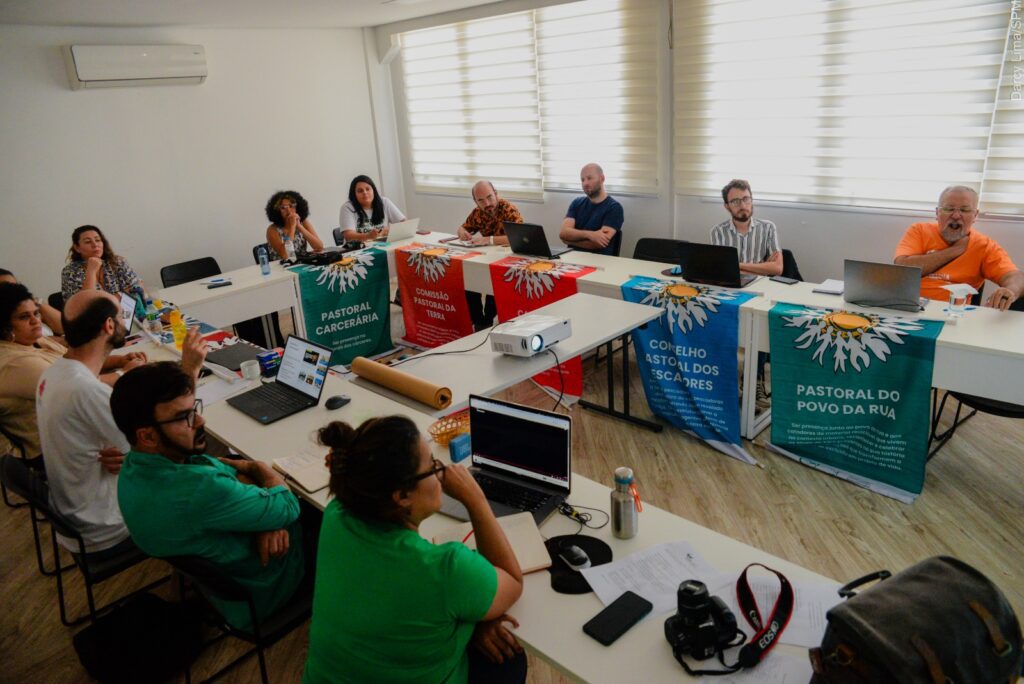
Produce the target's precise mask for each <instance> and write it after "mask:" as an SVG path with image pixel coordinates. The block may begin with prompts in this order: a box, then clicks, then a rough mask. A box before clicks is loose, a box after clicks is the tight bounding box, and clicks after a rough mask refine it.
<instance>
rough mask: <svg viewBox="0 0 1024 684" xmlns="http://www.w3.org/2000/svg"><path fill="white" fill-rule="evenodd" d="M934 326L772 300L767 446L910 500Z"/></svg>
mask: <svg viewBox="0 0 1024 684" xmlns="http://www.w3.org/2000/svg"><path fill="white" fill-rule="evenodd" d="M941 331H942V323H941V322H938V321H923V320H920V319H916V318H911V317H907V316H901V315H898V314H896V313H893V314H892V315H877V314H873V313H861V312H857V311H846V310H842V309H825V308H808V307H802V306H796V305H794V304H782V303H780V304H776V305H775V306H774V307H773V308H772V310H771V312H769V333H770V336H771V338H770V341H771V385H772V443H771V446H772V448H773V449H775V450H776V451H779V452H780V453H783V454H785V455H787V456H790V457H792V458H795V459H797V460H798V461H800V462H801V463H804V464H806V465H810V466H812V467H815V468H818V469H819V470H823V471H825V472H828V473H830V474H832V475H835V476H837V477H841V478H843V479H845V480H849V481H850V482H853V483H855V484H857V485H860V486H862V487H866V488H867V489H871V490H872V491H875V492H878V493H880V494H885V495H886V496H891V497H893V498H895V499H899V500H900V501H904V502H906V503H910V502H912V501H913V500H914V499H915V498H916V497H917V495H918V494H920V493H921V490H922V489H923V488H924V467H925V461H926V457H927V452H928V434H929V428H930V422H929V418H930V402H931V386H932V366H933V364H934V362H935V338H936V337H938V335H939V333H940V332H941Z"/></svg>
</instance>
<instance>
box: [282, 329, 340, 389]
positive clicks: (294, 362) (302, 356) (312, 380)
mask: <svg viewBox="0 0 1024 684" xmlns="http://www.w3.org/2000/svg"><path fill="white" fill-rule="evenodd" d="M330 365H331V350H330V349H328V348H327V347H321V346H320V345H318V344H313V343H312V342H310V341H308V340H304V339H302V338H301V337H295V336H294V335H291V336H290V337H289V338H288V342H287V344H285V347H284V356H282V357H281V366H280V368H278V371H277V381H278V382H280V383H282V384H285V385H287V386H288V387H291V388H292V389H297V390H299V391H300V392H302V393H303V394H308V395H309V396H310V397H312V398H313V399H319V398H320V392H321V391H322V390H323V387H324V378H326V377H327V369H328V368H329V367H330Z"/></svg>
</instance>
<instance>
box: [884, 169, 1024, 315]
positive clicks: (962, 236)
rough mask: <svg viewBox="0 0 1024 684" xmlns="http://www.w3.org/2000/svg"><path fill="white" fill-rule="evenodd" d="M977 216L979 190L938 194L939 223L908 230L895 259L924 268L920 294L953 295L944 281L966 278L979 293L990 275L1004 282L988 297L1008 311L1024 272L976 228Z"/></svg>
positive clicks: (1023, 287) (1021, 288) (1023, 288)
mask: <svg viewBox="0 0 1024 684" xmlns="http://www.w3.org/2000/svg"><path fill="white" fill-rule="evenodd" d="M977 217H978V193H977V192H975V191H974V190H973V189H972V188H969V187H966V186H963V185H953V186H950V187H948V188H946V189H945V190H943V191H942V194H941V195H939V206H937V207H936V208H935V218H937V219H938V223H915V224H914V225H912V226H910V228H908V229H907V232H906V233H904V235H903V239H902V240H900V244H899V245H898V246H897V247H896V257H895V258H894V259H893V261H894V262H895V263H897V264H900V265H901V266H918V267H920V269H921V296H922V297H927V298H928V299H938V300H942V301H948V300H949V290H944V289H943V288H942V286H943V285H950V284H954V283H966V284H968V285H971V286H973V287H974V288H975V289H976V290H978V291H979V292H980V291H981V288H982V286H983V285H984V284H985V280H986V279H988V280H991V281H992V282H994V283H997V284H998V285H999V287H998V288H997V289H996V291H995V292H993V293H992V295H991V296H990V297H989V298H988V299H987V300H986V301H985V306H991V307H994V308H997V309H1001V310H1003V311H1005V310H1006V309H1007V308H1009V306H1010V304H1012V303H1013V302H1014V300H1015V299H1017V298H1018V297H1020V296H1021V294H1022V293H1024V273H1021V272H1020V270H1019V269H1018V268H1017V267H1016V266H1015V265H1014V264H1013V261H1011V260H1010V256H1009V255H1008V254H1007V253H1006V250H1004V249H1003V248H1002V247H1000V246H999V245H998V244H997V243H996V241H995V240H993V239H992V238H990V237H988V236H987V235H983V234H982V233H979V232H978V231H976V230H971V227H972V226H973V225H974V220H975V219H976V218H977Z"/></svg>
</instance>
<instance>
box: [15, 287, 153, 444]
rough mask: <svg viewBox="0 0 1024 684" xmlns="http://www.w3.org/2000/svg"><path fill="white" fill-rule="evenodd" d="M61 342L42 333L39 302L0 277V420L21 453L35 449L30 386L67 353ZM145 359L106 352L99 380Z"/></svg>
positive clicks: (36, 437)
mask: <svg viewBox="0 0 1024 684" xmlns="http://www.w3.org/2000/svg"><path fill="white" fill-rule="evenodd" d="M67 351H68V350H67V347H66V346H64V345H63V344H61V342H60V341H57V340H56V339H55V338H53V337H47V336H45V335H44V334H43V324H42V320H41V318H40V310H39V303H38V302H37V301H36V300H35V298H34V297H33V296H32V293H31V292H29V291H28V288H26V287H25V286H24V285H22V284H21V283H10V282H0V425H3V428H4V430H6V431H7V432H8V433H10V434H11V435H12V436H13V437H14V438H15V439H17V440H18V441H19V442H20V443H21V445H22V448H23V449H24V451H25V456H26V457H28V458H35V457H36V456H38V455H39V454H40V453H41V447H40V446H39V429H38V426H37V424H36V386H37V385H38V384H39V378H40V377H41V376H42V374H43V372H45V371H46V369H47V368H49V367H50V366H52V365H53V363H54V362H55V361H56V360H57V359H59V358H61V357H63V356H64V354H66V353H67ZM145 362H146V355H145V354H142V353H140V352H135V353H132V354H124V355H120V356H110V357H107V359H106V361H105V362H104V363H103V366H102V368H101V372H102V373H103V374H102V375H101V376H100V379H101V380H103V381H104V382H105V383H106V384H108V385H113V384H114V382H115V381H116V380H117V377H118V376H117V375H116V373H114V372H113V371H114V370H115V369H122V370H124V369H131V368H134V367H135V366H138V365H141V364H143V363H145Z"/></svg>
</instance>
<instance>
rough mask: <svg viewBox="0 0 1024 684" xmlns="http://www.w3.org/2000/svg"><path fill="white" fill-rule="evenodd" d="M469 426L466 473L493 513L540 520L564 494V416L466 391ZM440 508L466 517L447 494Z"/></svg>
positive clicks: (568, 429) (567, 435)
mask: <svg viewBox="0 0 1024 684" xmlns="http://www.w3.org/2000/svg"><path fill="white" fill-rule="evenodd" d="M469 429H470V448H471V451H472V465H471V467H470V468H469V472H470V473H472V475H473V477H474V478H475V479H476V481H477V482H478V483H479V484H480V488H481V489H483V491H484V494H485V495H486V496H487V501H488V503H490V504H491V508H492V509H493V510H494V514H495V515H496V516H499V517H500V516H503V515H511V514H513V513H520V512H522V511H529V512H530V513H532V514H533V519H534V520H536V521H537V524H538V525H540V524H541V523H542V522H544V520H546V519H547V517H548V516H549V515H551V514H552V513H553V512H554V511H555V509H556V508H558V506H559V504H561V503H562V502H564V501H565V499H566V497H567V496H569V489H570V482H569V478H570V476H571V473H572V458H571V448H572V419H571V418H569V416H565V415H562V414H560V413H552V412H551V411H544V410H543V409H535V408H531V407H529V406H522V405H520V404H512V403H509V402H505V401H499V400H497V399H490V398H488V397H480V396H476V395H470V397H469ZM441 512H442V513H444V514H445V515H450V516H451V517H453V518H458V519H459V520H469V514H468V513H467V512H466V508H465V506H463V505H462V504H461V503H459V502H458V501H456V500H455V499H453V498H451V497H450V496H448V495H447V494H446V495H444V500H443V502H442V504H441Z"/></svg>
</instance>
